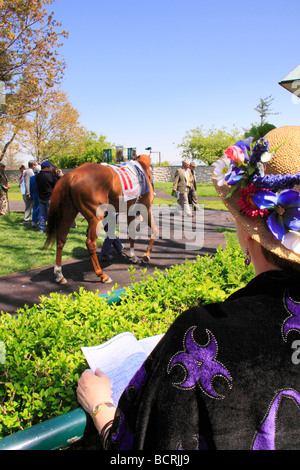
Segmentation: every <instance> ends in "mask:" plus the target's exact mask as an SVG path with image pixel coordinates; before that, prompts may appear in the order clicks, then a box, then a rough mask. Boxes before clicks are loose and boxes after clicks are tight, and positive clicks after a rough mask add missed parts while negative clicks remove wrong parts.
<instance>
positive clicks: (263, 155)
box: [260, 152, 274, 163]
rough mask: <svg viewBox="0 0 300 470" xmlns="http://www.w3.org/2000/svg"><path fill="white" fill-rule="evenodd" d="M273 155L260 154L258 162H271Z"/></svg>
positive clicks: (267, 153)
mask: <svg viewBox="0 0 300 470" xmlns="http://www.w3.org/2000/svg"><path fill="white" fill-rule="evenodd" d="M273 153H274V152H271V153H269V152H264V153H262V155H261V157H260V161H261V162H263V163H267V162H269V161H270V160H271V158H272V157H273Z"/></svg>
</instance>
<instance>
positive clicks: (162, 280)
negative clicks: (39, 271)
mask: <svg viewBox="0 0 300 470" xmlns="http://www.w3.org/2000/svg"><path fill="white" fill-rule="evenodd" d="M135 269H136V268H134V267H131V276H132V281H134V273H135ZM142 275H143V276H142V281H141V282H139V283H134V282H133V286H132V288H125V293H124V295H123V296H122V299H121V302H120V303H119V304H112V305H109V304H108V303H107V302H106V300H105V299H103V297H101V296H99V293H91V292H87V291H85V290H84V289H83V288H82V289H80V291H79V292H78V293H73V295H69V296H66V295H60V294H57V293H53V294H51V296H50V298H47V297H44V296H42V297H41V298H40V303H39V304H37V305H34V306H33V307H32V308H30V309H29V308H28V307H25V308H24V309H19V310H18V312H17V313H18V315H17V316H11V315H9V314H7V313H3V312H2V315H1V317H0V329H1V330H0V331H1V336H0V341H2V342H3V343H2V344H4V345H5V361H2V362H3V363H0V433H1V436H2V437H4V436H5V435H8V434H11V433H13V432H16V431H19V430H22V429H25V428H27V427H30V426H32V425H34V424H37V423H39V422H43V421H46V420H47V419H50V418H53V417H54V416H58V415H60V414H64V413H66V412H68V411H69V410H71V409H75V408H77V406H78V404H77V400H76V393H75V392H76V387H77V381H78V378H79V375H80V374H81V372H82V371H83V370H84V369H85V368H86V367H87V365H86V362H85V359H84V357H83V354H82V353H81V350H80V347H81V346H93V345H96V344H99V343H102V342H104V341H106V340H108V339H110V338H111V337H112V336H114V335H116V334H118V333H121V332H123V331H132V332H133V333H134V334H135V335H136V337H137V338H142V337H146V336H149V335H155V334H159V333H164V332H165V331H166V330H167V328H168V326H169V325H170V324H171V323H172V322H173V320H174V319H175V318H176V316H178V315H179V313H181V312H182V311H184V310H185V309H187V308H188V307H191V306H194V305H198V304H205V303H209V302H216V301H222V300H224V299H225V298H226V297H227V296H228V295H229V294H230V293H232V292H233V291H234V290H236V289H237V288H239V287H240V286H241V285H244V284H245V283H247V282H248V281H249V279H250V278H251V277H252V276H253V272H252V270H251V269H250V270H249V268H248V269H245V267H244V264H243V256H242V254H241V252H240V251H239V250H238V249H237V248H235V247H228V248H226V249H225V250H222V249H221V248H220V249H219V250H218V251H217V253H216V255H215V256H214V257H211V256H203V257H200V256H198V257H197V260H196V261H193V262H186V263H185V264H183V265H175V266H173V267H171V268H170V269H168V270H166V271H165V272H162V271H159V270H156V271H155V273H154V275H153V276H149V275H147V270H146V269H144V270H142ZM112 293H113V289H112Z"/></svg>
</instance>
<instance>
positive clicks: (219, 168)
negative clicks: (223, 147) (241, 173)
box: [212, 157, 232, 186]
mask: <svg viewBox="0 0 300 470" xmlns="http://www.w3.org/2000/svg"><path fill="white" fill-rule="evenodd" d="M213 166H214V170H213V175H212V176H213V178H214V179H216V180H218V183H217V184H218V186H223V184H224V183H225V178H226V176H227V175H229V174H230V172H231V170H232V163H231V160H229V158H227V157H222V158H219V160H217V161H216V162H215V163H214V165H213Z"/></svg>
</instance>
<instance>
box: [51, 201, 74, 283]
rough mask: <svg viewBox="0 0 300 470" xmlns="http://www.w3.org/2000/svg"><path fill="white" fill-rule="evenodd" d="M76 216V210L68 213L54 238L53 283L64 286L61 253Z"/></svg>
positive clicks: (65, 281) (64, 279)
mask: <svg viewBox="0 0 300 470" xmlns="http://www.w3.org/2000/svg"><path fill="white" fill-rule="evenodd" d="M77 214H78V211H77V210H73V211H72V210H71V209H70V211H69V213H68V215H67V216H66V218H65V224H64V226H63V228H62V229H61V230H60V231H59V233H58V235H57V237H56V260H55V266H54V275H55V282H57V283H58V284H66V283H67V280H66V278H65V277H64V275H63V273H62V252H63V248H64V246H65V243H66V240H67V236H68V233H69V231H70V228H71V225H72V223H73V221H74V220H75V217H76V215H77Z"/></svg>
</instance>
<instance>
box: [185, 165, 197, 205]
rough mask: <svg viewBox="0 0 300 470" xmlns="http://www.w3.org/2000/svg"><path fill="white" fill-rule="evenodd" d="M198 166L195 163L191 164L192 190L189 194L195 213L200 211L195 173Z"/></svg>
mask: <svg viewBox="0 0 300 470" xmlns="http://www.w3.org/2000/svg"><path fill="white" fill-rule="evenodd" d="M195 168H196V165H195V163H194V162H191V163H190V174H191V176H190V189H189V194H188V200H189V204H190V206H191V207H192V209H193V210H194V211H196V210H199V204H198V197H197V177H196V172H195Z"/></svg>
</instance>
